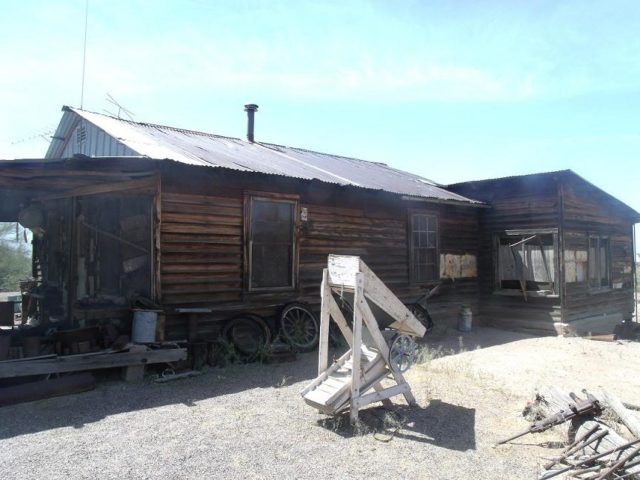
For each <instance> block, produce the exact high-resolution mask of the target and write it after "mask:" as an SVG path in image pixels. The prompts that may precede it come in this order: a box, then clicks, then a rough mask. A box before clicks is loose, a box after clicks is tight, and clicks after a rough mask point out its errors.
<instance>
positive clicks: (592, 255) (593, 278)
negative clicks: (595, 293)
mask: <svg viewBox="0 0 640 480" xmlns="http://www.w3.org/2000/svg"><path fill="white" fill-rule="evenodd" d="M596 245H597V240H596V239H595V238H590V239H589V286H590V287H598V286H600V280H599V277H600V275H599V273H598V257H597V255H598V249H597V248H596Z"/></svg>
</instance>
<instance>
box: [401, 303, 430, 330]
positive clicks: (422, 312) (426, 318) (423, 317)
mask: <svg viewBox="0 0 640 480" xmlns="http://www.w3.org/2000/svg"><path fill="white" fill-rule="evenodd" d="M407 308H408V309H409V311H410V312H411V313H412V314H413V316H414V317H416V319H417V320H418V321H419V322H420V323H421V324H422V325H424V327H425V328H426V329H427V331H426V333H429V332H430V331H431V330H433V320H432V319H431V315H429V312H427V309H426V308H424V307H423V306H422V305H420V304H418V303H412V304H411V305H408V306H407Z"/></svg>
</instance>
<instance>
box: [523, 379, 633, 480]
mask: <svg viewBox="0 0 640 480" xmlns="http://www.w3.org/2000/svg"><path fill="white" fill-rule="evenodd" d="M593 393H594V396H595V397H596V398H597V399H598V401H599V402H600V404H601V405H602V407H603V410H602V413H601V414H600V415H596V416H578V417H576V418H574V419H572V421H571V422H567V423H565V424H564V425H563V426H561V427H558V428H560V429H561V430H562V434H563V435H564V436H566V445H567V446H566V448H565V450H564V452H563V453H562V454H561V455H560V456H558V457H554V458H551V459H548V460H549V461H548V462H546V463H545V464H544V465H543V471H542V473H541V475H540V479H541V480H547V479H550V478H581V479H591V480H601V479H609V478H611V479H622V478H625V479H626V478H629V479H640V417H639V416H638V415H637V414H636V413H635V412H634V411H633V410H632V409H631V408H628V407H630V405H627V404H624V403H623V402H622V401H620V399H618V398H617V397H616V396H615V395H613V394H612V393H610V392H607V391H605V390H602V391H600V392H593ZM572 403H573V399H572V397H571V396H570V394H569V393H565V392H563V391H561V390H560V389H558V388H551V389H549V391H548V392H545V393H544V394H543V395H538V396H537V398H536V400H535V402H534V403H533V404H532V405H529V406H528V408H527V411H528V412H529V413H531V412H535V413H536V414H537V417H538V418H540V417H543V418H544V417H549V416H551V415H554V414H556V413H557V412H558V411H560V410H562V409H566V408H567V406H568V405H571V404H572ZM634 408H635V407H634Z"/></svg>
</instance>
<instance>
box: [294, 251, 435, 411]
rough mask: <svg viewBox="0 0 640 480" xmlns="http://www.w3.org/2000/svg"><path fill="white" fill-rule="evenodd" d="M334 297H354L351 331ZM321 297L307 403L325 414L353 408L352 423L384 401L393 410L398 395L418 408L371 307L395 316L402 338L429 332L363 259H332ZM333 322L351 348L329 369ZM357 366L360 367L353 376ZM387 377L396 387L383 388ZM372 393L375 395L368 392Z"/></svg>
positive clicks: (393, 326) (393, 322) (394, 326)
mask: <svg viewBox="0 0 640 480" xmlns="http://www.w3.org/2000/svg"><path fill="white" fill-rule="evenodd" d="M332 292H335V293H338V294H343V293H345V292H348V293H353V323H352V326H353V329H351V327H350V326H349V324H348V323H347V321H346V319H345V317H344V315H343V313H342V311H341V310H340V308H339V307H338V304H337V303H336V300H335V299H334V296H333V293H332ZM321 295H322V310H321V315H320V347H319V355H318V377H317V378H316V379H315V380H313V381H312V382H311V383H310V384H309V385H307V387H305V389H304V390H303V391H302V392H301V394H302V397H303V398H304V400H305V401H306V402H307V403H308V404H309V405H311V406H312V407H314V408H316V409H318V410H319V411H320V412H322V413H325V414H327V415H334V414H336V413H339V412H341V411H343V410H346V409H349V410H350V415H351V421H352V422H355V421H356V420H357V418H358V410H359V409H360V408H361V407H363V406H365V405H368V404H370V403H373V402H380V401H381V402H383V403H385V404H386V405H390V401H389V398H391V397H393V396H395V395H400V394H402V395H404V397H405V399H406V400H407V402H408V403H409V404H414V403H415V399H414V397H413V395H412V393H411V388H410V387H409V384H408V383H407V382H406V380H405V379H404V377H403V375H402V373H401V372H400V371H399V369H398V368H393V365H395V364H394V363H393V362H391V359H390V351H389V345H388V343H387V340H386V339H385V336H384V335H383V334H382V332H381V331H380V328H379V326H378V322H377V321H376V318H375V317H374V315H373V313H372V311H371V307H370V306H369V303H368V302H373V303H374V304H375V305H377V306H378V307H379V308H380V309H381V310H383V311H384V312H385V314H386V315H388V316H389V317H391V321H390V322H388V323H390V325H389V328H390V329H392V330H396V331H397V333H398V335H410V336H423V335H424V333H425V327H424V326H423V325H422V324H421V323H420V322H418V320H417V319H416V318H415V317H414V316H413V315H412V314H411V312H410V311H409V310H408V309H407V308H406V307H405V305H404V304H403V303H402V302H401V301H400V300H398V298H397V297H396V296H395V295H394V294H393V293H392V292H391V290H389V289H388V288H387V287H386V285H384V283H382V281H380V279H379V278H378V277H377V276H376V275H375V274H374V273H373V272H372V271H371V270H370V269H369V268H368V267H367V266H366V264H365V263H364V262H363V261H362V260H361V259H360V258H359V257H353V256H337V255H330V256H329V262H328V268H326V269H325V270H324V273H323V279H322V289H321ZM332 319H333V321H335V322H336V324H337V325H338V327H339V328H340V331H341V333H342V335H343V336H344V338H345V339H346V341H347V343H348V344H349V346H350V347H351V348H350V349H349V350H348V351H347V352H346V353H345V354H344V355H343V356H342V357H340V358H339V359H337V360H336V361H335V362H334V363H333V364H332V365H331V366H329V365H328V349H329V323H330V321H331V320H332ZM363 328H366V330H367V332H368V333H369V335H367V337H368V338H370V339H371V340H370V343H371V344H370V345H365V343H364V342H363V341H362V334H363ZM354 365H356V366H357V368H355V372H356V373H355V374H354ZM385 378H389V379H391V380H393V381H395V383H396V385H394V386H392V387H386V388H385V387H383V386H382V383H381V382H382V381H383V380H384V379H385ZM371 389H373V390H374V391H373V392H371V393H367V392H368V391H369V390H371Z"/></svg>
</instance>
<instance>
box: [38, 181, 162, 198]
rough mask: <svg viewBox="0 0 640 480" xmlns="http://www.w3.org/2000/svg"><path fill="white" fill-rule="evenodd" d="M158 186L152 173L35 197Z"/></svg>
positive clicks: (97, 192) (91, 193) (121, 190)
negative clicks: (137, 178)
mask: <svg viewBox="0 0 640 480" xmlns="http://www.w3.org/2000/svg"><path fill="white" fill-rule="evenodd" d="M155 187H156V179H155V176H153V175H151V176H149V177H147V178H143V179H140V180H131V181H130V182H115V183H102V184H98V185H85V186H82V187H77V188H74V189H72V190H67V191H66V192H60V193H53V194H50V195H44V196H42V197H38V198H35V199H34V200H35V201H46V200H57V199H59V198H68V197H83V196H87V195H99V194H104V193H116V192H124V191H127V190H150V191H152V190H154V189H155Z"/></svg>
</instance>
